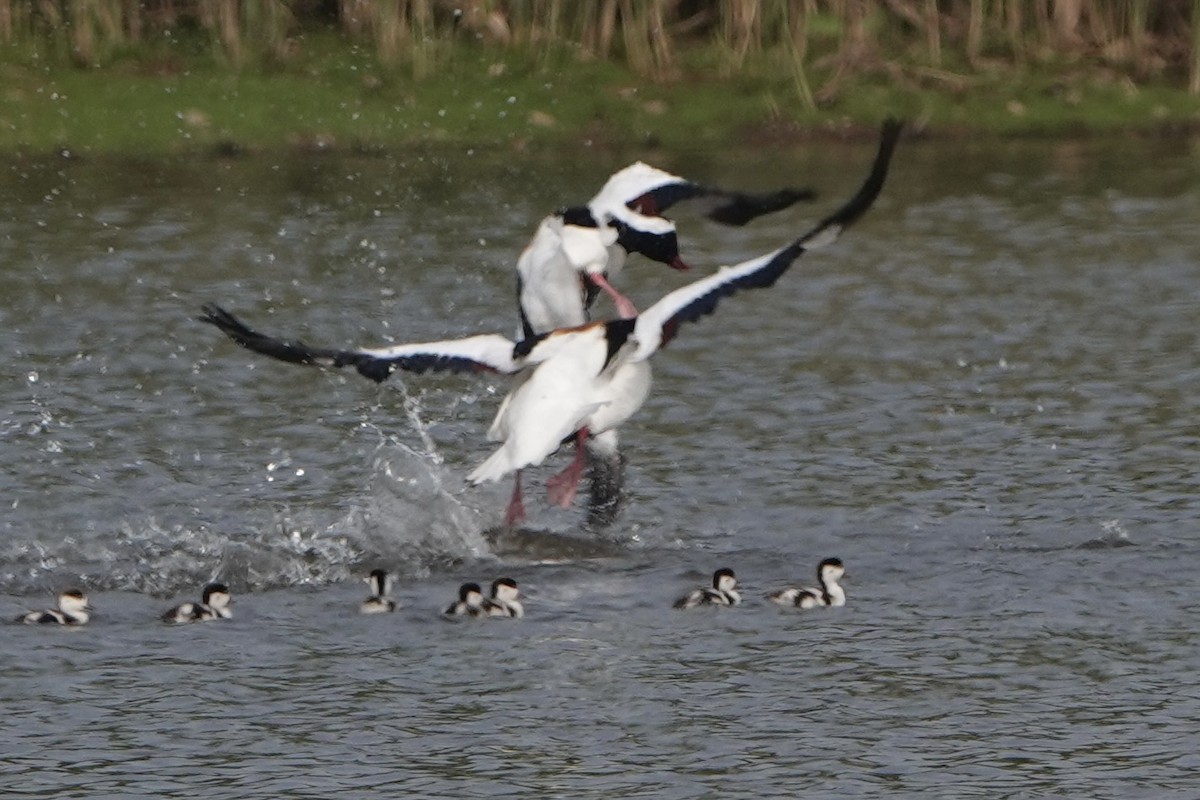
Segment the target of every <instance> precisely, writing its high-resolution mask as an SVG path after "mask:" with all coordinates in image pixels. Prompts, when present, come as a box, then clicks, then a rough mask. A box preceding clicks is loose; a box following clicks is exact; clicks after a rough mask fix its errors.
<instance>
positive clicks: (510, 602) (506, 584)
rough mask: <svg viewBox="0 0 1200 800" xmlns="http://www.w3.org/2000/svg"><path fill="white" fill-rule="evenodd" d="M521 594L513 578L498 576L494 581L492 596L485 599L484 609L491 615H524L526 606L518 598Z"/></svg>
mask: <svg viewBox="0 0 1200 800" xmlns="http://www.w3.org/2000/svg"><path fill="white" fill-rule="evenodd" d="M519 594H520V589H518V588H517V582H516V581H514V580H513V579H512V578H497V579H496V580H494V581H492V596H491V597H489V598H488V599H486V600H484V601H483V610H484V612H485V613H486V614H487V615H488V616H489V617H523V616H525V607H524V606H522V605H521V601H520V600H518V599H517V596H518V595H519Z"/></svg>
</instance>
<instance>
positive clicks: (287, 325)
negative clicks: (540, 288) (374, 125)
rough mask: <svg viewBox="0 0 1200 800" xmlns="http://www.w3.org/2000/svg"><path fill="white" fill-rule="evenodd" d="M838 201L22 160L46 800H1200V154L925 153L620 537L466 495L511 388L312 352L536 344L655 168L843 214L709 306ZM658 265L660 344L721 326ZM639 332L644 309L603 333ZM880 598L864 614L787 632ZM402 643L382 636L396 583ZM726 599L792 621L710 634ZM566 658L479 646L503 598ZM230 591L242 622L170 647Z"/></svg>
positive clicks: (620, 158) (729, 251)
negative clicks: (668, 334) (497, 537)
mask: <svg viewBox="0 0 1200 800" xmlns="http://www.w3.org/2000/svg"><path fill="white" fill-rule="evenodd" d="M873 154H874V143H873V142H867V141H863V142H857V143H847V144H830V143H823V142H814V143H813V144H811V145H810V146H808V147H805V148H802V149H800V150H798V151H797V152H784V153H776V152H768V153H762V152H753V151H747V152H742V153H733V154H726V153H703V154H678V153H653V152H650V153H640V152H639V153H611V152H607V151H602V150H596V151H590V150H589V151H584V152H582V153H576V154H573V155H571V156H570V157H568V156H565V155H562V154H558V155H549V154H547V155H542V156H535V155H531V154H529V153H523V152H516V153H501V154H494V153H493V154H486V153H482V152H470V151H457V150H446V151H436V150H430V151H421V152H414V153H408V154H403V155H395V156H392V157H378V158H348V157H338V156H329V157H311V156H309V157H300V156H296V155H286V156H284V155H281V156H279V157H271V156H261V157H255V158H251V159H246V160H235V161H221V160H215V159H206V158H202V159H196V160H183V159H181V160H179V161H177V162H172V163H160V162H140V161H137V160H132V159H131V160H125V161H119V162H114V161H105V160H100V159H95V160H87V159H83V160H78V159H71V160H50V159H46V160H12V159H10V160H8V161H6V162H4V164H3V182H2V185H3V187H4V188H3V189H2V190H0V277H2V280H3V299H0V346H2V348H3V352H4V354H5V358H4V361H3V363H4V370H3V373H2V378H3V381H2V382H0V465H2V466H0V489H2V493H0V501H2V507H3V509H4V511H3V514H2V515H0V613H2V614H3V615H4V616H5V617H8V618H11V617H13V616H15V615H16V614H17V613H18V612H19V611H21V610H23V609H26V608H33V607H43V606H45V605H46V604H47V603H49V602H50V601H51V599H52V596H53V594H54V593H55V592H56V591H58V590H59V589H61V588H66V587H69V586H73V585H78V586H81V587H84V588H86V589H87V590H88V592H89V595H90V596H91V599H92V604H93V605H94V606H95V607H96V608H97V613H96V615H95V617H94V619H93V621H92V623H91V624H90V625H88V626H87V627H86V628H85V629H82V630H57V629H55V630H47V629H44V628H41V627H36V628H27V627H23V626H17V625H3V626H0V644H2V646H0V697H2V698H3V700H2V705H0V709H2V710H3V717H4V723H5V724H4V725H2V726H0V786H3V787H4V788H3V795H4V796H5V797H15V798H59V797H80V798H82V797H86V798H130V797H154V798H166V797H189V798H190V797H194V796H196V794H198V793H201V792H203V793H205V794H206V795H209V796H215V797H238V798H241V799H243V800H250V798H280V797H296V798H304V797H311V798H329V797H384V796H387V797H450V796H462V795H475V796H489V797H522V798H530V797H546V798H550V797H597V798H600V797H603V798H610V797H655V798H697V797H734V798H761V797H796V796H802V795H804V796H808V795H813V796H817V795H821V796H841V797H881V796H895V797H908V796H918V795H920V796H923V797H944V798H965V797H981V798H984V797H986V798H1037V797H1047V796H1062V797H1088V798H1122V799H1123V800H1126V799H1128V798H1139V797H1146V798H1151V797H1152V798H1165V797H1180V798H1193V797H1195V796H1197V792H1198V791H1200V789H1197V786H1198V783H1197V778H1196V775H1197V773H1198V771H1200V755H1197V752H1198V748H1197V745H1198V744H1200V738H1198V734H1197V720H1198V719H1200V680H1198V679H1197V677H1196V676H1197V675H1198V674H1200V647H1198V645H1200V635H1198V629H1200V626H1198V625H1197V623H1196V619H1197V612H1198V611H1200V602H1198V600H1197V592H1196V588H1195V586H1196V584H1195V574H1196V571H1197V566H1198V565H1200V545H1198V544H1197V518H1198V517H1200V514H1198V513H1197V512H1198V511H1200V493H1198V492H1197V491H1196V473H1197V460H1198V451H1197V444H1198V442H1200V391H1198V389H1200V367H1198V363H1200V362H1198V359H1197V353H1198V352H1200V349H1198V347H1197V330H1198V325H1200V239H1198V238H1197V230H1198V227H1197V221H1198V220H1200V189H1198V188H1197V187H1198V186H1200V151H1198V149H1197V147H1196V145H1195V144H1194V143H1188V142H1186V141H1182V140H1166V141H1149V140H1141V139H1119V140H1096V141H1083V142H1076V141H1028V142H1017V143H998V142H982V143H972V142H967V141H959V140H945V141H919V140H906V141H904V142H902V143H901V146H900V148H899V149H898V151H897V156H896V160H895V162H894V165H893V171H892V175H891V178H890V180H889V184H888V186H887V188H886V189H885V191H884V194H883V196H882V197H881V198H880V200H879V202H878V203H877V205H876V206H875V208H874V209H873V210H872V211H871V212H870V213H869V214H868V215H867V216H866V217H865V218H864V219H863V220H862V222H861V223H860V224H859V225H857V226H856V227H855V228H853V229H852V230H851V231H849V232H848V233H847V234H846V235H845V236H844V237H843V238H842V240H841V241H840V242H838V243H837V244H836V245H835V246H833V247H831V248H828V249H826V250H822V251H820V252H815V253H812V254H810V255H809V256H806V257H805V258H804V259H803V260H801V261H800V262H798V263H797V265H796V266H795V267H794V268H793V270H792V272H790V273H789V274H788V275H787V276H785V278H784V279H783V280H781V281H780V282H779V283H778V284H777V285H776V286H775V287H774V288H773V289H771V290H769V291H761V292H752V293H746V294H742V295H738V296H737V297H734V298H731V299H728V300H726V301H724V302H723V303H722V305H721V306H720V308H719V309H718V310H717V312H716V314H715V315H714V316H713V317H710V318H706V319H704V320H702V321H700V322H699V323H697V324H695V325H690V326H687V327H686V328H684V329H683V330H682V331H681V333H680V335H679V337H678V338H677V339H676V340H675V341H674V342H672V343H671V346H670V347H669V348H668V349H667V350H665V351H663V352H662V353H659V354H658V355H657V356H656V358H655V361H654V367H655V387H654V390H653V393H652V395H651V398H650V400H649V401H648V402H647V404H646V406H645V407H644V408H643V409H642V411H641V412H640V413H639V414H638V415H637V416H636V417H635V418H634V419H632V420H631V421H630V423H629V424H628V425H627V426H626V427H625V428H624V429H623V431H622V435H623V441H624V443H625V445H624V449H625V453H626V456H627V458H628V470H627V490H628V498H627V504H626V506H625V508H624V510H623V512H622V513H621V515H620V517H619V519H618V521H617V522H616V524H614V525H613V526H611V527H609V528H607V529H603V530H592V529H589V528H588V527H587V526H586V525H585V516H584V510H583V509H582V507H579V508H576V509H573V510H570V511H562V510H558V509H553V508H548V507H546V505H545V503H544V502H542V498H541V495H540V494H539V489H538V487H539V485H540V483H541V481H542V480H544V479H545V477H547V476H548V475H550V474H552V472H553V471H555V470H557V469H559V468H561V466H562V465H563V464H565V461H566V456H567V452H566V450H565V449H564V452H563V453H562V454H560V455H559V456H558V457H556V458H553V459H550V460H549V461H548V463H547V465H545V466H544V467H543V468H540V469H538V470H534V471H532V472H531V474H530V475H529V477H528V479H527V481H526V486H527V492H528V494H527V506H528V508H529V510H530V512H531V516H532V519H531V521H530V530H528V531H526V532H523V533H522V534H521V535H519V536H517V537H511V538H508V539H505V540H502V541H500V542H494V541H493V540H492V539H490V538H489V537H488V536H487V535H486V534H487V533H488V531H489V530H490V529H492V528H493V527H494V526H495V525H496V524H497V523H498V522H499V520H500V518H501V515H502V513H503V508H504V504H505V502H506V500H507V496H508V492H509V488H510V487H509V486H508V485H507V484H505V485H491V486H487V487H483V488H479V489H475V488H469V487H467V486H466V485H465V483H464V481H463V477H464V476H465V475H466V474H467V472H469V471H470V469H471V468H473V467H474V466H475V465H476V464H478V463H479V462H480V461H481V460H482V459H483V458H484V457H485V456H486V454H487V453H488V452H490V448H491V445H489V443H487V442H486V441H485V439H484V434H485V432H486V429H487V426H488V424H489V422H490V419H491V416H492V414H493V413H494V412H495V409H496V407H497V404H498V402H499V399H500V397H502V395H503V393H504V392H505V390H506V389H505V386H506V384H505V381H504V380H503V379H501V378H496V377H492V378H470V377H462V376H430V375H426V376H402V377H401V378H400V379H393V380H391V381H389V382H388V383H386V384H384V385H382V386H380V387H376V386H375V385H374V384H371V383H369V382H368V381H364V380H362V379H361V378H359V377H358V376H357V375H354V374H353V373H347V374H340V373H336V372H322V371H320V370H316V369H302V368H299V367H295V366H292V365H287V364H280V363H276V362H271V361H268V360H266V359H263V358H260V357H256V356H255V355H253V354H251V353H249V352H247V351H244V350H242V349H240V348H238V347H236V346H235V345H233V344H232V343H231V342H229V341H227V340H226V339H225V338H224V337H223V336H221V335H220V334H219V333H218V332H217V331H216V330H214V329H212V328H211V327H208V326H205V325H203V324H201V323H199V322H197V321H195V319H194V317H195V315H196V313H197V312H198V310H199V307H200V306H201V304H203V303H205V302H218V303H220V304H222V305H224V306H226V307H228V308H230V309H231V310H233V311H234V312H235V313H239V314H241V315H242V316H243V317H244V318H245V319H246V320H247V321H248V322H249V323H251V324H252V325H255V326H256V327H259V328H261V329H262V330H265V331H268V332H272V333H277V334H280V335H284V336H288V337H301V338H304V339H305V340H306V341H309V342H311V343H314V344H326V345H352V344H365V345H370V344H380V343H383V342H385V341H408V340H415V341H421V340H430V339H439V338H447V337H453V336H459V335H465V334H469V333H475V332H492V331H498V332H502V333H506V334H510V333H511V332H512V331H514V330H515V326H516V314H515V308H514V302H513V292H512V289H513V276H512V271H511V270H512V264H513V263H514V260H515V258H516V255H517V253H518V252H519V251H520V249H521V248H522V247H523V245H524V244H525V242H526V240H527V239H528V237H529V235H530V234H531V232H532V231H533V229H534V227H535V225H536V223H537V221H538V220H539V219H540V218H541V216H542V215H544V214H545V213H547V212H549V211H550V210H552V209H554V208H555V207H558V206H560V205H563V204H564V203H567V202H577V201H582V200H585V199H586V198H587V197H589V196H590V195H591V194H592V193H593V192H594V191H595V189H596V188H597V187H598V186H599V185H600V183H601V182H602V181H603V179H604V178H605V176H606V175H607V174H608V173H609V172H611V171H613V170H615V169H616V168H618V167H620V166H622V165H624V164H625V163H627V162H628V161H630V160H632V159H633V158H635V157H643V158H646V159H647V160H650V161H652V162H653V163H656V164H658V165H660V166H663V167H666V168H669V169H672V170H673V171H676V172H678V173H680V174H684V175H687V176H689V177H693V178H695V179H699V180H703V181H706V182H709V183H713V184H716V185H725V186H732V187H744V188H752V189H766V188H771V187H774V186H777V185H779V184H781V183H788V184H793V185H794V184H801V185H804V184H807V185H812V186H813V187H815V188H816V189H818V190H819V191H820V192H821V198H820V200H818V201H817V202H816V203H815V204H813V205H811V206H807V207H798V208H795V209H791V210H789V211H785V212H782V213H780V214H776V215H774V216H772V217H769V218H764V219H761V220H759V221H757V222H756V223H754V224H752V225H750V226H748V227H746V228H744V229H738V230H728V229H722V228H719V227H717V226H714V225H711V224H708V223H706V222H705V221H703V220H702V219H698V218H697V217H695V216H694V215H689V213H688V212H687V210H686V209H684V208H681V209H679V211H678V213H677V214H676V218H677V220H678V221H679V224H680V228H681V232H682V244H683V248H684V254H685V257H687V258H688V259H689V261H690V262H691V263H692V264H693V266H694V268H695V269H694V271H693V273H692V275H693V276H698V275H699V274H703V273H705V272H707V271H709V270H711V269H713V268H714V267H715V266H716V265H718V264H725V263H733V262H736V261H739V260H742V259H744V258H747V257H750V256H753V255H757V254H760V253H764V252H767V251H769V250H772V249H774V248H776V247H778V246H780V245H782V244H783V243H785V242H787V241H789V240H790V239H792V238H793V237H795V236H796V235H797V234H799V233H801V232H803V231H804V230H806V229H807V228H808V227H809V226H810V225H811V224H812V222H813V221H814V220H815V219H817V218H818V217H819V216H821V215H822V214H824V213H826V212H828V211H829V210H831V209H832V208H834V207H836V206H837V205H838V204H840V203H841V202H842V201H843V200H844V199H845V198H846V197H848V196H849V194H850V193H851V192H853V191H854V190H855V189H856V188H857V186H858V184H859V182H860V181H861V179H862V177H863V176H864V175H865V171H866V169H867V167H868V165H869V163H870V160H871V158H872V157H873ZM691 279H692V277H691V276H689V275H686V274H682V275H681V274H679V273H674V272H671V271H669V270H666V269H663V268H662V267H659V266H657V265H652V264H649V263H648V262H644V261H638V262H631V263H630V265H629V266H628V268H627V270H626V272H625V274H624V275H623V276H622V281H621V285H622V287H623V288H624V289H625V290H627V292H628V294H629V295H630V296H631V297H632V298H633V299H634V300H635V302H638V303H639V304H642V305H648V304H649V303H651V302H653V301H654V300H655V299H656V298H658V297H659V296H661V295H662V294H664V293H665V292H666V291H669V290H670V289H671V288H674V287H675V286H678V285H680V284H681V283H682V282H684V281H687V280H691ZM603 308H606V307H603ZM826 556H838V557H840V558H841V559H842V560H843V561H844V562H845V563H846V565H847V567H848V570H849V574H850V577H849V580H848V581H847V583H846V585H847V591H848V594H849V602H848V605H847V606H846V607H845V608H842V609H834V610H826V611H820V612H807V613H799V612H794V613H789V612H788V611H785V610H780V609H777V608H775V607H774V606H771V605H770V604H768V603H766V602H765V601H764V600H763V595H764V594H765V593H766V592H767V591H769V590H771V589H774V588H778V587H780V586H783V585H786V584H789V583H795V582H797V581H804V582H806V583H811V582H812V578H813V577H814V576H813V572H814V570H815V567H816V564H817V562H818V561H819V560H820V559H821V558H823V557H826ZM374 566H385V567H388V568H390V569H392V570H394V571H396V572H397V573H398V574H399V575H400V576H401V578H402V582H401V584H400V586H399V589H398V591H397V593H396V595H397V599H398V600H399V601H400V602H401V603H402V606H403V607H402V608H401V609H400V610H399V611H398V612H397V613H396V614H394V615H385V616H379V617H360V616H359V615H358V614H356V613H355V609H356V605H357V602H358V601H359V600H361V599H362V597H363V596H364V595H365V594H366V587H365V585H364V584H363V583H362V582H361V581H360V578H361V577H362V576H363V575H364V574H365V573H366V572H367V571H368V570H369V569H371V568H372V567H374ZM719 566H731V567H733V568H735V569H736V570H737V572H738V576H739V578H740V581H741V585H742V588H743V592H744V596H745V597H746V603H745V605H744V606H743V607H740V608H736V609H719V610H715V611H710V610H700V611H695V612H686V613H685V612H676V611H672V610H671V608H670V604H671V601H672V600H673V599H674V598H675V597H676V596H678V595H679V594H681V593H682V592H683V591H685V590H687V589H689V588H692V587H693V586H697V585H700V584H702V583H704V582H706V581H707V579H708V576H709V575H711V573H712V571H713V570H714V569H715V568H716V567H719ZM503 574H508V575H511V576H512V577H514V578H516V579H517V580H519V581H520V583H521V586H522V589H523V592H524V594H525V600H526V610H527V617H526V618H525V619H524V620H520V621H490V622H486V623H466V624H455V623H452V622H447V621H444V620H442V619H440V618H439V617H438V611H439V609H440V608H442V607H443V606H444V605H446V604H447V603H449V602H450V600H451V599H452V598H453V596H454V593H455V589H456V587H457V585H458V584H459V583H460V582H462V581H464V580H468V579H470V580H478V581H480V582H488V581H490V580H491V579H492V578H493V577H496V576H499V575H503ZM212 578H220V579H223V580H225V581H226V582H228V583H229V584H230V586H231V587H232V589H233V591H234V593H235V598H236V599H235V602H236V605H235V618H234V619H232V620H230V621H228V622H221V623H218V624H210V625H200V626H187V627H177V628H171V627H167V626H164V625H161V624H160V623H158V622H157V621H156V619H157V614H158V613H160V612H161V611H163V610H164V609H165V608H166V607H167V606H168V605H170V604H172V603H174V602H178V601H180V600H182V599H194V598H195V597H196V595H197V594H198V592H199V588H200V586H201V585H203V583H205V582H206V581H208V580H210V579H212Z"/></svg>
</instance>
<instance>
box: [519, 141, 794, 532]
mask: <svg viewBox="0 0 1200 800" xmlns="http://www.w3.org/2000/svg"><path fill="white" fill-rule="evenodd" d="M814 196H815V194H814V193H813V192H812V191H811V190H809V189H790V188H789V189H780V190H778V191H775V192H770V193H765V194H745V193H741V192H731V191H727V190H724V189H718V188H715V187H709V186H704V185H702V184H698V183H694V182H692V181H688V180H685V179H684V178H681V177H679V176H678V175H672V174H671V173H669V172H664V171H663V170H660V169H656V168H655V167H651V166H649V165H648V164H644V163H642V162H640V161H639V162H637V163H635V164H632V165H630V166H628V167H626V168H624V169H622V170H620V171H619V172H617V173H615V174H614V175H612V177H610V178H609V179H608V181H607V182H605V184H604V186H603V187H602V188H601V189H600V191H599V192H598V193H597V194H596V196H595V197H593V198H592V199H591V200H590V201H588V203H587V204H586V205H584V206H575V207H572V208H568V209H565V210H562V211H559V212H557V213H556V214H553V215H551V216H548V217H546V218H545V219H543V220H542V222H541V223H540V224H539V225H538V228H537V231H536V232H535V233H534V236H533V239H531V240H530V242H529V244H528V246H526V248H525V249H524V251H523V252H522V253H521V256H520V258H519V259H518V260H517V304H518V309H519V312H520V320H521V330H520V333H519V334H518V336H520V337H521V338H528V337H530V336H536V335H538V334H542V333H548V332H549V331H552V330H556V329H558V328H571V327H576V326H579V325H583V324H585V323H586V322H587V321H588V320H589V308H590V306H591V304H592V301H593V300H594V298H595V297H596V295H597V294H598V293H599V292H600V291H603V292H605V293H607V294H608V295H609V296H610V297H611V298H612V301H613V305H614V307H615V308H616V312H617V316H619V317H632V316H635V315H636V314H637V308H636V307H635V306H634V305H633V303H632V302H631V301H629V300H628V299H627V298H626V297H625V296H624V295H622V294H621V293H620V292H619V291H617V290H616V289H615V288H614V287H613V286H612V284H611V283H610V281H611V280H613V279H615V277H616V275H617V273H618V272H619V271H620V270H621V268H622V266H623V265H624V263H625V260H626V256H627V255H628V254H630V253H640V254H642V255H644V256H646V257H647V258H649V259H651V260H654V261H659V262H662V263H664V264H668V265H670V266H672V267H674V268H676V269H687V265H686V264H685V263H684V261H683V259H682V257H681V256H680V253H679V243H678V238H677V233H676V229H675V225H674V223H673V222H672V221H670V220H668V219H665V218H664V217H663V216H662V215H663V214H664V213H665V212H666V211H667V209H669V208H671V207H672V206H673V205H675V204H676V203H679V202H681V201H692V202H691V205H693V206H700V209H699V211H700V213H701V214H702V215H703V216H706V217H708V218H709V219H712V220H715V221H717V222H720V223H723V224H726V225H739V226H740V225H744V224H746V223H747V222H749V221H750V220H752V219H754V218H756V217H759V216H762V215H764V214H769V213H772V212H774V211H779V210H782V209H784V208H787V207H788V206H790V205H792V204H793V203H796V202H798V201H800V200H811V199H812V198H813V197H814ZM622 369H626V370H631V374H629V375H626V376H623V377H622V376H614V381H616V382H618V383H619V382H622V381H623V382H627V383H629V384H631V385H635V386H640V385H643V384H645V385H647V386H648V385H649V380H650V376H649V366H648V365H643V366H641V367H640V368H636V369H635V368H632V367H629V366H626V367H623V368H622ZM585 446H586V448H587V456H588V464H589V466H590V468H591V476H592V480H591V496H590V498H589V502H588V522H589V524H592V525H596V526H598V527H603V526H606V525H608V524H610V523H611V522H612V520H613V519H614V518H615V515H616V512H617V509H618V508H619V503H620V499H621V490H622V486H623V483H624V460H623V458H622V456H621V453H620V448H619V440H618V437H617V431H616V429H611V430H608V431H604V432H602V433H599V434H595V435H593V436H592V437H589V438H588V439H587V441H586V443H585ZM569 478H570V475H567V476H565V477H564V478H563V479H562V480H561V481H559V482H552V483H551V495H552V497H551V499H552V502H556V503H558V504H563V503H566V504H569V503H570V502H571V496H572V493H573V491H574V489H573V486H572V485H571V483H570V480H569ZM560 484H561V486H562V488H561V489H559V488H558V487H559V485H560Z"/></svg>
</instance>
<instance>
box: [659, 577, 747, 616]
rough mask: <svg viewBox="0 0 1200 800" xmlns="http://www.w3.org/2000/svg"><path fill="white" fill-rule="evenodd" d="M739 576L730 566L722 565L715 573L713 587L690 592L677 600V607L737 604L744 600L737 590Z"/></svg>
mask: <svg viewBox="0 0 1200 800" xmlns="http://www.w3.org/2000/svg"><path fill="white" fill-rule="evenodd" d="M736 587H737V576H735V575H734V574H733V570H731V569H729V568H728V567H722V568H721V569H719V570H717V571H716V572H714V573H713V578H712V588H711V589H710V588H708V587H702V588H700V589H695V590H693V591H691V592H688V593H687V594H685V595H684V596H683V597H681V598H679V599H678V600H676V601H675V606H674V607H675V608H695V607H697V606H736V605H738V604H739V603H741V602H742V596H741V595H740V594H738V592H737V588H736Z"/></svg>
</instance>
